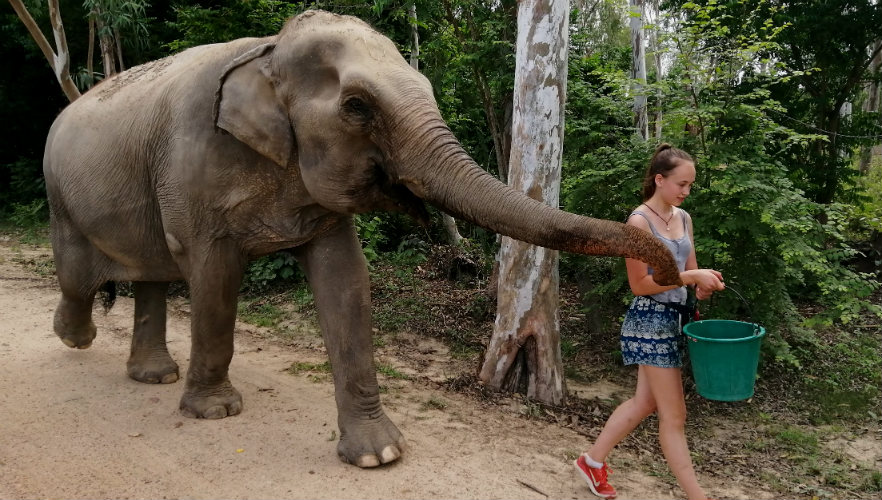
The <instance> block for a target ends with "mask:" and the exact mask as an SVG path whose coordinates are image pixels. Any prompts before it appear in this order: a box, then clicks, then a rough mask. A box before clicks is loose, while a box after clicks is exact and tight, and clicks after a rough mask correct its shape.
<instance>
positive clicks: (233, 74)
mask: <svg viewBox="0 0 882 500" xmlns="http://www.w3.org/2000/svg"><path fill="white" fill-rule="evenodd" d="M215 116H216V126H217V127H218V128H220V129H223V130H225V131H227V132H229V133H230V134H232V135H233V136H235V137H236V138H237V139H239V140H240V141H242V142H244V143H245V144H247V145H249V146H250V147H251V148H253V149H254V150H256V151H257V152H259V153H261V154H262V155H264V156H266V157H267V158H269V159H271V160H273V161H274V162H276V163H278V164H279V165H281V166H283V167H287V166H290V165H296V166H299V171H300V175H301V177H302V181H303V184H304V185H305V187H306V189H307V191H308V192H309V194H310V196H311V197H312V198H313V199H314V200H315V201H316V202H317V203H318V204H320V205H322V206H324V207H325V208H327V209H329V210H332V211H334V212H339V213H344V214H354V213H360V212H366V211H372V210H378V209H383V210H397V211H403V212H406V213H408V214H411V215H413V216H415V217H417V218H425V216H426V211H425V207H424V205H423V202H424V201H425V202H429V203H431V204H433V205H435V206H437V207H439V208H440V209H442V210H444V211H446V212H448V213H450V214H451V215H453V216H455V217H459V218H462V219H465V220H468V221H471V222H473V223H475V224H478V225H480V226H483V227H485V228H488V229H490V230H492V231H495V232H497V233H501V234H504V235H507V236H511V237H512V238H515V239H518V240H522V241H525V242H528V243H532V244H535V245H539V246H543V247H547V248H552V249H556V250H563V251H568V252H575V253H582V254H589V255H609V256H621V257H630V258H636V259H639V260H642V261H644V262H646V263H647V264H649V265H651V266H652V267H653V268H654V269H655V275H654V279H655V280H656V281H657V282H658V283H660V284H663V285H673V284H680V279H679V273H678V271H677V267H676V264H675V262H674V259H673V257H672V256H671V254H670V252H669V251H668V250H667V249H666V248H665V247H664V246H663V245H662V244H661V243H660V242H658V241H657V240H656V239H655V238H653V237H652V236H651V235H649V234H647V233H645V232H644V231H640V230H639V229H636V228H634V227H631V226H626V225H624V224H621V223H617V222H612V221H606V220H599V219H593V218H589V217H582V216H578V215H574V214H571V213H567V212H564V211H561V210H558V209H556V208H552V207H549V206H547V205H545V204H544V203H542V202H540V201H538V200H535V199H533V198H530V197H529V196H527V195H524V194H522V193H519V192H516V191H515V190H513V189H511V188H509V187H508V186H506V185H505V184H503V183H501V182H500V181H498V180H497V179H496V178H495V177H493V176H492V175H490V174H488V173H487V172H485V171H484V170H483V169H481V168H480V167H479V166H478V165H477V164H476V163H475V161H474V160H472V158H471V157H470V156H469V155H468V154H467V153H466V152H465V151H464V150H463V148H462V146H461V145H460V144H459V142H458V141H457V140H456V138H455V137H454V136H453V134H452V133H451V131H450V129H449V128H448V127H447V125H446V123H445V122H444V121H443V119H442V118H441V114H440V112H439V110H438V106H437V103H436V102H435V99H434V97H433V93H432V88H431V85H430V84H429V82H428V80H427V79H426V78H425V77H424V76H423V75H421V74H420V73H419V72H418V71H416V70H414V69H413V68H411V66H410V65H409V64H408V63H407V62H406V61H405V60H404V58H403V57H402V56H401V55H400V53H399V52H398V50H397V49H396V47H395V45H394V44H393V43H392V41H391V40H389V39H388V38H386V37H385V36H383V35H381V34H379V33H377V32H376V31H374V30H373V29H372V28H370V26H368V25H367V24H366V23H364V22H362V21H360V20H358V19H355V18H351V17H345V16H338V15H335V14H330V13H326V12H321V11H309V12H306V13H304V14H301V15H300V16H297V17H295V18H293V19H291V20H290V21H288V23H287V24H286V25H285V27H284V28H283V30H282V31H281V33H279V35H278V36H277V37H275V39H270V42H269V43H267V44H265V45H262V46H259V47H257V48H255V49H253V50H252V51H250V52H248V53H246V54H243V55H242V56H240V57H239V58H237V59H236V60H234V61H233V62H232V63H231V64H230V65H228V66H227V68H226V69H225V71H224V72H223V75H222V76H221V80H220V86H219V89H218V95H217V100H216V106H215Z"/></svg>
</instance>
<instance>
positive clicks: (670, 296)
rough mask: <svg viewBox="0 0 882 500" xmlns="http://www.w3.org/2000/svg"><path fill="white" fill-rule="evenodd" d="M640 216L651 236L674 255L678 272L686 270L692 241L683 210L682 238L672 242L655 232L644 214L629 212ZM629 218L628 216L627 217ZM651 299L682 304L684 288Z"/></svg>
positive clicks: (651, 271)
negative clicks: (647, 225)
mask: <svg viewBox="0 0 882 500" xmlns="http://www.w3.org/2000/svg"><path fill="white" fill-rule="evenodd" d="M677 210H682V209H681V208H677ZM634 214H637V215H640V216H642V217H643V218H644V219H646V222H648V223H649V229H650V230H651V231H652V234H653V236H655V237H656V238H658V239H659V241H661V242H662V243H664V245H665V246H666V247H668V250H670V251H671V253H672V254H673V255H674V260H675V261H677V268H678V269H679V270H680V272H683V271H685V270H686V259H688V258H689V254H690V253H692V240H691V239H689V227H688V226H687V224H686V211H685V210H683V214H682V219H683V236H682V237H680V238H677V239H676V240H672V239H670V238H665V237H664V236H662V235H661V234H659V232H658V231H656V230H655V226H653V225H652V221H651V220H650V219H649V216H648V215H646V214H645V213H643V212H641V211H639V210H634V211H633V212H631V215H634ZM629 217H630V216H629ZM649 274H653V269H652V266H650V267H649ZM650 297H652V298H653V299H655V300H657V301H659V302H675V303H677V304H683V303H685V302H686V287H685V286H681V287H680V288H674V289H673V290H668V291H666V292H662V293H657V294H655V295H650Z"/></svg>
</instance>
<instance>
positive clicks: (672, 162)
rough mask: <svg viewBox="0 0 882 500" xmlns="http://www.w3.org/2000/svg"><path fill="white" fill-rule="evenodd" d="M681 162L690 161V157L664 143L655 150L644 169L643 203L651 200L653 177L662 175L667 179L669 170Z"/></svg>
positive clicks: (653, 190) (653, 187) (653, 186)
mask: <svg viewBox="0 0 882 500" xmlns="http://www.w3.org/2000/svg"><path fill="white" fill-rule="evenodd" d="M681 160H686V161H692V157H691V156H689V153H687V152H686V151H683V150H682V149H677V148H675V147H673V146H671V145H670V144H668V143H666V142H665V143H662V144H659V146H658V147H657V148H655V153H653V155H652V159H651V160H649V168H647V169H646V175H644V176H643V201H646V200H648V199H650V198H652V195H654V194H655V176H656V175H658V174H662V176H663V177H667V176H668V174H670V173H671V170H674V169H675V168H677V165H679V163H680V161H681Z"/></svg>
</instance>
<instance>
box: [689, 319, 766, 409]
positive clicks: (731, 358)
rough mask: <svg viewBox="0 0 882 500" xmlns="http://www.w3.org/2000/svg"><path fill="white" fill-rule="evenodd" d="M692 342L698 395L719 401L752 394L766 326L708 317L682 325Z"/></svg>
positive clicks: (693, 374)
mask: <svg viewBox="0 0 882 500" xmlns="http://www.w3.org/2000/svg"><path fill="white" fill-rule="evenodd" d="M683 333H685V334H686V337H688V339H689V341H688V342H687V343H688V345H689V357H690V359H691V360H692V376H693V378H695V386H696V388H697V390H698V394H700V395H701V396H702V397H705V398H707V399H713V400H716V401H740V400H743V399H748V398H750V397H751V396H753V385H754V382H755V381H756V367H757V364H758V363H759V351H760V343H761V341H762V338H763V337H764V336H765V335H766V330H765V328H763V327H761V326H759V325H757V324H755V323H745V322H743V321H731V320H721V319H707V320H702V321H695V322H692V323H688V324H687V325H686V326H685V327H683Z"/></svg>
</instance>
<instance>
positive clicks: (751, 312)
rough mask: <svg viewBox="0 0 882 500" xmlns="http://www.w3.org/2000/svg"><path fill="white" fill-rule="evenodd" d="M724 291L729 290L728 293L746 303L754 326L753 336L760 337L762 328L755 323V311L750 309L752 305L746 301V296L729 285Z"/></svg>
mask: <svg viewBox="0 0 882 500" xmlns="http://www.w3.org/2000/svg"><path fill="white" fill-rule="evenodd" d="M739 286H740V285H739ZM723 290H724V291H725V290H728V291H730V292H732V293H734V294H735V295H737V296H738V298H739V299H741V302H743V303H744V307H746V308H747V315H748V316H750V323H751V324H752V325H753V335H754V337H755V336H757V335H759V334H760V326H759V325H758V324H757V323H756V322H755V321H754V318H753V310H752V309H751V308H750V304H749V303H748V302H747V299H745V298H744V296H743V295H741V293H739V292H738V290H736V289H734V288H732V287H731V286H729V285H728V284H727V285H726V288H724V289H723Z"/></svg>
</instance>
